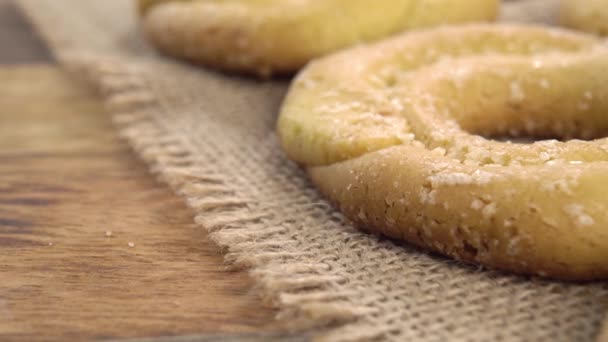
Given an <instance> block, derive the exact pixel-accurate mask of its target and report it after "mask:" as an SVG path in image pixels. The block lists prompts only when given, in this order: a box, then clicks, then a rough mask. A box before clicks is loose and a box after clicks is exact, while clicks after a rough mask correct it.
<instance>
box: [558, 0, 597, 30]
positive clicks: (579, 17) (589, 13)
mask: <svg viewBox="0 0 608 342" xmlns="http://www.w3.org/2000/svg"><path fill="white" fill-rule="evenodd" d="M559 23H560V24H561V25H564V26H566V27H570V28H573V29H576V30H581V31H585V32H589V33H594V34H599V35H601V36H608V0H561V2H560V8H559Z"/></svg>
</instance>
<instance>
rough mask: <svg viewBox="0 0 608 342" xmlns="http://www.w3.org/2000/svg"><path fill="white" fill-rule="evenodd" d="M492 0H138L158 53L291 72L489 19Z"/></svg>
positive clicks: (494, 1)
mask: <svg viewBox="0 0 608 342" xmlns="http://www.w3.org/2000/svg"><path fill="white" fill-rule="evenodd" d="M498 3H499V1H498V0H459V1H453V0H426V1H419V0H378V1H375V2H373V5H371V3H370V1H369V0H223V1H222V0H139V10H140V13H141V15H142V25H143V28H144V30H145V32H146V35H147V37H148V38H149V39H150V41H151V42H152V43H153V44H154V45H155V46H156V47H157V48H158V49H159V50H161V51H162V52H164V53H166V54H168V55H172V56H176V57H180V58H184V59H187V60H190V61H194V62H197V63H202V64H205V65H209V66H214V67H218V68H221V69H225V70H231V71H239V72H246V73H255V74H258V75H262V76H268V75H270V74H271V73H282V72H292V71H295V70H297V69H299V68H300V67H302V66H304V65H305V64H306V63H307V62H308V61H310V60H311V59H313V58H316V57H319V56H322V55H325V54H327V53H329V52H333V51H335V50H338V49H341V48H344V47H347V46H351V45H355V44H358V43H362V42H368V41H372V40H376V39H379V38H382V37H385V36H388V35H391V34H394V33H396V32H399V31H403V30H410V29H415V28H421V27H429V26H437V25H441V24H446V23H461V22H470V21H483V20H493V19H495V18H496V16H497V12H498Z"/></svg>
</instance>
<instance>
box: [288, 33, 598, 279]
mask: <svg viewBox="0 0 608 342" xmlns="http://www.w3.org/2000/svg"><path fill="white" fill-rule="evenodd" d="M607 55H608V48H606V47H605V46H603V45H602V44H600V40H599V39H595V38H593V37H591V36H588V35H583V34H575V33H571V32H568V31H565V30H559V29H549V28H544V27H534V26H523V25H522V26H520V25H481V24H478V25H465V26H460V27H452V28H449V27H445V28H439V29H433V30H428V31H421V32H416V33H410V34H407V35H402V36H398V37H394V38H391V39H388V40H385V41H383V42H380V43H376V44H372V45H369V46H362V47H356V48H352V49H350V50H347V51H344V52H340V53H337V54H335V55H332V56H329V57H325V58H323V59H320V60H317V61H315V62H313V63H311V64H310V65H309V66H308V67H307V68H306V69H304V70H303V71H302V72H301V73H300V74H299V75H298V77H297V78H296V80H295V81H294V83H293V84H292V86H291V89H290V91H289V93H288V95H287V98H286V100H285V102H284V104H283V107H282V110H281V114H280V117H279V122H278V129H279V134H280V137H281V141H282V144H283V147H284V149H285V151H286V153H287V155H288V156H289V157H290V158H292V159H293V160H295V161H297V162H299V163H301V164H302V165H304V166H305V167H306V168H307V169H308V171H309V173H310V176H311V178H312V180H313V182H314V183H315V184H316V185H317V186H318V188H319V189H320V190H321V191H322V192H323V193H324V194H325V195H326V196H327V197H329V198H330V200H332V201H333V202H334V203H335V204H336V205H337V206H338V207H339V208H340V209H341V210H342V211H343V212H344V213H345V214H346V216H347V217H349V218H350V219H352V220H353V221H354V222H356V223H357V224H359V225H360V226H361V227H362V228H364V229H367V230H370V231H374V232H379V233H382V234H385V235H388V236H390V237H393V238H397V239H402V240H406V241H409V242H411V243H414V244H416V245H419V246H422V247H425V248H427V249H430V250H433V251H436V252H439V253H442V254H445V255H449V256H452V257H454V258H456V259H459V260H464V261H469V262H474V263H478V264H482V265H485V266H488V267H492V268H497V269H502V270H508V271H512V272H516V273H522V274H536V275H541V276H548V277H553V278H559V279H577V280H587V279H605V278H608V214H607V213H608V199H607V197H606V196H605V194H607V193H608V139H605V138H603V137H604V136H605V135H608V116H606V115H605V113H607V112H608V59H607V58H606V56H607ZM518 137H533V138H537V139H545V140H541V141H536V142H534V143H529V144H524V143H513V142H509V141H504V139H505V138H507V139H513V138H518ZM554 138H557V139H561V140H563V141H558V140H555V139H554ZM579 139H588V141H585V140H579Z"/></svg>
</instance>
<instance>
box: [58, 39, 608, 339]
mask: <svg viewBox="0 0 608 342" xmlns="http://www.w3.org/2000/svg"><path fill="white" fill-rule="evenodd" d="M55 52H56V53H57V51H55ZM57 57H58V59H59V60H60V61H61V62H62V64H63V65H64V66H65V67H66V68H67V69H68V70H70V71H72V74H73V75H76V76H79V77H83V76H84V78H85V79H86V80H87V81H88V82H89V83H92V84H94V85H96V87H97V88H98V89H99V90H100V92H101V94H102V97H103V99H104V101H105V103H106V106H107V109H108V111H109V112H110V113H111V114H112V117H113V121H114V122H115V124H116V126H117V128H118V130H119V132H120V135H121V136H123V137H124V138H126V139H127V141H129V143H130V144H131V146H132V147H133V148H134V150H135V151H136V153H137V155H139V156H141V157H142V159H144V161H146V162H147V163H148V164H149V165H150V169H151V170H152V172H153V173H154V174H156V175H157V176H158V178H159V179H160V180H162V181H163V182H165V183H167V184H168V185H169V186H170V187H171V188H172V189H173V190H174V191H175V192H176V193H177V194H179V195H180V196H183V197H184V198H185V199H186V201H187V203H188V205H189V206H190V207H191V208H193V210H194V211H195V213H196V216H195V221H196V222H197V223H198V224H199V225H200V226H201V227H203V228H204V229H206V230H207V231H209V232H210V237H211V239H212V240H213V241H214V242H215V243H216V244H218V245H219V246H221V247H223V248H225V249H226V251H227V253H226V260H227V262H228V263H230V264H232V265H236V266H239V267H250V268H251V269H252V271H251V273H252V276H253V278H254V279H255V281H256V283H257V284H258V285H259V287H260V288H259V290H260V291H259V293H260V295H261V296H262V297H263V298H264V299H265V301H266V303H268V304H270V305H273V306H277V307H279V308H280V309H281V311H280V314H279V317H278V318H280V319H283V320H284V321H285V322H291V325H290V326H291V329H292V330H300V329H309V328H313V327H314V328H321V327H329V326H337V325H341V324H346V323H349V322H354V321H356V319H357V318H359V317H362V316H365V315H368V314H370V310H373V309H372V308H370V307H365V306H355V305H353V304H352V303H349V302H348V301H346V300H345V299H346V298H348V296H350V295H352V294H349V293H343V291H342V292H340V291H336V289H332V288H331V284H332V283H333V282H340V279H336V276H332V275H330V274H329V273H330V272H327V270H324V269H319V268H323V267H324V266H323V265H319V264H316V263H312V262H307V260H310V259H309V258H307V257H306V252H304V251H302V252H301V253H297V255H296V254H293V253H292V254H290V253H285V252H281V251H280V249H278V251H269V248H265V247H271V246H270V245H272V246H280V245H281V244H282V243H285V242H286V241H277V240H276V239H274V238H270V237H271V236H274V234H275V233H277V232H280V231H281V229H282V228H281V227H279V226H275V225H269V224H268V222H267V221H265V220H266V219H267V217H265V216H263V215H264V214H259V213H258V214H256V213H254V212H252V211H250V210H249V205H250V204H251V203H252V202H250V201H248V200H246V199H243V198H242V197H240V196H238V195H237V194H238V190H236V189H234V187H233V186H231V185H230V180H229V179H226V177H225V176H224V175H222V173H221V170H214V169H213V167H208V168H201V165H200V164H196V166H194V165H195V160H194V159H195V157H194V156H193V155H192V152H191V151H192V150H191V149H190V148H188V143H187V142H186V141H184V140H183V138H181V137H180V136H178V135H176V134H174V133H171V132H170V130H168V129H167V128H166V127H163V125H162V123H161V122H159V121H158V120H156V119H155V118H154V115H153V113H155V112H157V111H159V110H160V109H161V108H160V107H159V106H160V103H158V102H157V97H156V95H155V94H154V91H153V90H151V88H150V87H148V86H147V77H146V76H145V70H140V69H139V68H138V67H136V66H135V65H129V63H127V62H126V61H125V60H122V59H114V58H102V57H100V56H99V55H87V54H81V53H74V52H73V51H61V55H59V56H57ZM252 201H253V200H252ZM211 212H212V213H211ZM251 241H255V243H252V242H251ZM270 250H272V248H270ZM309 289H315V290H313V291H311V290H309ZM302 290H303V291H302ZM606 328H608V327H606ZM606 328H605V329H604V330H606ZM385 333H386V331H385V329H383V327H378V328H377V329H368V330H366V331H364V332H360V334H358V335H357V336H352V335H351V336H348V338H346V337H344V336H339V335H336V334H333V333H332V332H331V331H329V332H328V331H321V332H320V333H319V335H318V336H317V339H319V340H326V339H327V340H332V341H338V340H348V341H353V340H369V339H373V338H377V337H381V336H382V335H383V334H385ZM607 335H608V332H607V331H604V333H603V334H601V335H600V337H598V341H601V342H606V341H608V336H607Z"/></svg>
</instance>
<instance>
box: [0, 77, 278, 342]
mask: <svg viewBox="0 0 608 342" xmlns="http://www.w3.org/2000/svg"><path fill="white" fill-rule="evenodd" d="M0 79H1V80H2V81H3V82H1V83H0V279H1V281H0V340H2V341H6V340H28V341H30V340H66V339H68V340H85V339H108V338H112V339H117V338H130V337H154V336H176V335H198V336H201V335H207V334H221V333H231V334H234V333H244V332H252V331H265V332H272V331H281V330H282V329H281V327H279V326H277V325H276V323H273V316H274V312H273V311H272V310H270V309H266V308H264V307H262V305H261V303H260V300H259V299H258V298H257V297H256V296H255V295H254V294H252V293H251V290H250V288H251V281H250V279H249V277H248V276H247V274H246V273H244V272H228V271H227V270H226V268H225V266H223V263H222V258H221V256H220V253H219V251H218V250H217V249H216V248H215V247H213V246H212V244H211V243H210V242H209V241H208V240H207V238H206V236H205V234H204V233H203V231H202V230H201V229H200V228H197V227H196V226H194V225H193V224H192V213H191V212H190V211H189V210H188V209H187V208H186V207H185V205H184V204H183V203H182V201H181V199H179V198H177V197H176V196H175V195H174V194H173V193H171V192H170V191H169V190H168V189H166V188H165V187H164V186H163V185H160V184H158V183H157V182H156V181H155V180H154V178H153V177H152V176H150V175H149V174H148V173H147V170H146V168H145V166H144V165H142V163H141V162H139V161H138V160H137V159H136V158H135V157H134V155H133V154H132V152H131V151H130V149H129V148H128V147H127V146H126V143H124V142H122V141H121V140H119V139H118V137H117V135H116V134H115V131H114V129H113V128H112V127H111V124H110V121H109V119H108V117H107V116H106V114H105V113H104V111H103V109H102V106H101V105H100V102H99V100H98V99H97V98H96V97H95V96H93V95H92V94H91V93H90V92H88V91H87V90H86V88H84V89H83V87H81V86H80V85H77V84H76V83H74V82H72V81H71V80H70V79H68V78H67V76H66V75H64V74H63V73H61V72H60V71H58V69H56V68H54V67H50V66H27V67H18V68H10V69H9V68H4V69H1V68H0ZM110 232H111V233H110ZM110 234H111V236H108V235H110ZM130 243H131V245H132V247H130V246H129V244H130ZM214 336H217V335H214ZM237 336H241V335H237Z"/></svg>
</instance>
